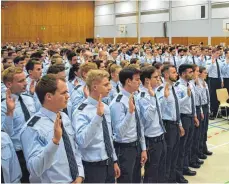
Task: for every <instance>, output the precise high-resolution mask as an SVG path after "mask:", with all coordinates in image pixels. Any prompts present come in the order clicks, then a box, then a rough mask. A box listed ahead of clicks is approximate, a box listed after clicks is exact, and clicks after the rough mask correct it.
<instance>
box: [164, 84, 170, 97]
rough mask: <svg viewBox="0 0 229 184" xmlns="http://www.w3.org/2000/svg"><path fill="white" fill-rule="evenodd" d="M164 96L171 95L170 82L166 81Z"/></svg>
mask: <svg viewBox="0 0 229 184" xmlns="http://www.w3.org/2000/svg"><path fill="white" fill-rule="evenodd" d="M164 96H165V98H168V97H169V83H166V85H165V91H164Z"/></svg>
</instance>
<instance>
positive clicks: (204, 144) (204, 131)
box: [199, 104, 209, 154]
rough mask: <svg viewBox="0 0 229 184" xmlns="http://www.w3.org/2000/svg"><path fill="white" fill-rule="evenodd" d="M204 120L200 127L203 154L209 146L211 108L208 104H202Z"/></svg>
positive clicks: (201, 151) (200, 150) (200, 147)
mask: <svg viewBox="0 0 229 184" xmlns="http://www.w3.org/2000/svg"><path fill="white" fill-rule="evenodd" d="M202 109H203V113H204V120H203V121H202V126H201V127H200V128H201V129H200V132H201V133H200V144H199V154H203V153H204V152H206V151H207V150H208V148H207V133H208V122H209V119H208V117H209V108H208V104H206V105H202Z"/></svg>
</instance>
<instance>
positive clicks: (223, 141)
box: [185, 118, 229, 183]
mask: <svg viewBox="0 0 229 184" xmlns="http://www.w3.org/2000/svg"><path fill="white" fill-rule="evenodd" d="M208 148H209V150H210V151H212V152H213V155H212V156H208V158H207V159H206V160H204V164H203V165H202V166H201V168H200V169H192V168H191V169H192V170H196V171H197V175H196V176H189V177H188V176H185V178H186V179H187V180H188V181H189V182H190V183H229V121H228V120H224V119H222V118H221V119H215V120H212V121H210V123H209V127H208Z"/></svg>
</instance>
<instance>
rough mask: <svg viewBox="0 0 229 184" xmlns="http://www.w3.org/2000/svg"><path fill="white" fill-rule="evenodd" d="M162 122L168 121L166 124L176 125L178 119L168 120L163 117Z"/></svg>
mask: <svg viewBox="0 0 229 184" xmlns="http://www.w3.org/2000/svg"><path fill="white" fill-rule="evenodd" d="M163 122H164V123H168V124H172V125H178V124H179V123H178V121H170V120H164V119H163Z"/></svg>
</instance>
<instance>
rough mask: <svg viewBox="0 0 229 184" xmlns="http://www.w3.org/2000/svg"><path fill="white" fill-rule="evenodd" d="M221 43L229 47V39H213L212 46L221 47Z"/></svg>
mask: <svg viewBox="0 0 229 184" xmlns="http://www.w3.org/2000/svg"><path fill="white" fill-rule="evenodd" d="M220 43H225V45H229V37H212V39H211V45H219V44H220Z"/></svg>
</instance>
